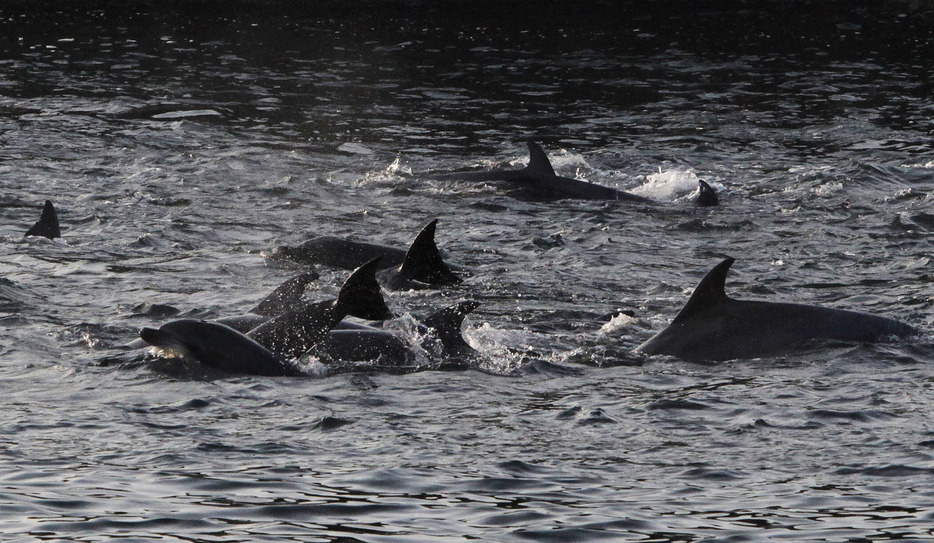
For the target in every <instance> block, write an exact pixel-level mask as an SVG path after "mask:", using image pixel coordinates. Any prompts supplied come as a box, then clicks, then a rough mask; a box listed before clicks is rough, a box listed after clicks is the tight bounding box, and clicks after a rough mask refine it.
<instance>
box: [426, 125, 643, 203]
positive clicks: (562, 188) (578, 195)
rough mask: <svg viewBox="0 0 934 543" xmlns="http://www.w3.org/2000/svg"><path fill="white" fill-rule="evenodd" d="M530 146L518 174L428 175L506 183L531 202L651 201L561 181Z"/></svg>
mask: <svg viewBox="0 0 934 543" xmlns="http://www.w3.org/2000/svg"><path fill="white" fill-rule="evenodd" d="M526 143H527V144H528V146H529V164H528V166H526V167H525V168H523V169H521V170H506V171H491V172H455V173H445V174H435V175H430V177H431V178H432V179H438V180H442V181H444V180H453V181H509V182H512V183H515V184H516V185H517V186H518V187H520V188H523V189H525V190H526V192H527V194H528V195H529V197H531V198H558V199H561V198H572V199H578V200H623V201H628V202H636V203H650V202H652V200H650V199H648V198H645V197H642V196H637V195H635V194H631V193H628V192H624V191H621V190H616V189H614V188H611V187H606V186H603V185H597V184H594V183H588V182H586V181H581V180H580V179H572V178H570V177H562V176H559V175H557V174H556V173H555V169H554V167H552V165H551V161H549V160H548V156H547V155H546V154H545V151H543V150H542V148H541V147H540V146H539V145H538V144H537V143H535V142H534V141H532V140H531V139H530V140H528V141H527V142H526Z"/></svg>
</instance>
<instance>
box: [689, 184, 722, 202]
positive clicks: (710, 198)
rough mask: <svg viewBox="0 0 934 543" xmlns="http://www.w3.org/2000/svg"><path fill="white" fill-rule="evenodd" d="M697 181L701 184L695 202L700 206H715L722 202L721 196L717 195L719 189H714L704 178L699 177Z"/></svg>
mask: <svg viewBox="0 0 934 543" xmlns="http://www.w3.org/2000/svg"><path fill="white" fill-rule="evenodd" d="M697 183H698V185H699V192H698V194H697V200H695V203H696V204H697V205H698V207H708V206H715V205H717V204H719V203H720V198H718V197H717V191H715V190H713V187H711V186H710V185H708V184H707V182H706V181H704V180H703V179H698V180H697Z"/></svg>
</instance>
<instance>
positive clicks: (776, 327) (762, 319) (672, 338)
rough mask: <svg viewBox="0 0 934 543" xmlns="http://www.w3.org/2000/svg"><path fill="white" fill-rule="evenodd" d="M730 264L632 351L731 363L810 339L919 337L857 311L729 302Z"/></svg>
mask: <svg viewBox="0 0 934 543" xmlns="http://www.w3.org/2000/svg"><path fill="white" fill-rule="evenodd" d="M732 264H733V259H732V258H727V259H726V260H724V261H723V262H721V263H720V264H718V265H717V266H715V267H714V268H713V269H712V270H711V271H710V272H709V273H708V274H707V275H706V276H705V277H704V278H703V279H702V280H701V282H700V283H699V284H698V285H697V288H695V289H694V294H692V295H691V298H690V299H689V300H688V302H687V304H686V305H685V306H684V308H683V309H681V312H680V313H678V316H676V317H675V318H674V320H673V321H671V324H669V325H668V327H667V328H665V329H664V330H662V331H661V332H659V333H657V334H655V336H653V337H652V338H651V339H649V340H648V341H646V342H645V343H643V344H642V345H640V346H639V347H637V348H636V351H639V352H643V353H645V354H647V355H654V354H666V355H672V356H676V357H678V358H682V359H685V360H698V361H702V360H730V359H735V358H762V357H768V356H775V355H780V354H784V353H788V352H793V351H795V350H796V349H800V348H801V345H802V343H804V342H806V341H808V340H839V341H853V342H865V343H877V342H885V341H893V340H895V339H898V338H905V337H909V336H914V335H917V334H918V330H916V329H915V328H914V327H912V326H909V325H907V324H904V323H902V322H899V321H896V320H892V319H888V318H885V317H878V316H875V315H870V314H867V313H861V312H857V311H847V310H843V309H831V308H826V307H819V306H813V305H804V304H793V303H776V302H764V301H753V300H736V299H733V298H730V297H728V296H727V295H726V292H725V283H726V275H727V272H728V271H729V269H730V266H731V265H732Z"/></svg>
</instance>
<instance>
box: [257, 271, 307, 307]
mask: <svg viewBox="0 0 934 543" xmlns="http://www.w3.org/2000/svg"><path fill="white" fill-rule="evenodd" d="M318 277H319V275H318V273H317V272H306V273H302V274H299V275H296V276H295V277H293V278H291V279H289V280H288V281H286V282H285V283H282V284H281V285H279V286H278V287H277V288H276V290H274V291H272V293H271V294H270V295H269V296H266V297H265V298H263V301H261V302H260V303H258V304H256V307H254V308H253V309H251V310H250V311H249V313H254V314H256V315H262V316H264V317H275V316H276V315H280V314H282V313H285V312H286V311H291V310H293V309H298V308H299V307H301V306H302V305H303V301H302V294H303V293H304V292H305V287H307V286H308V283H310V282H312V281H314V280H315V279H317V278H318Z"/></svg>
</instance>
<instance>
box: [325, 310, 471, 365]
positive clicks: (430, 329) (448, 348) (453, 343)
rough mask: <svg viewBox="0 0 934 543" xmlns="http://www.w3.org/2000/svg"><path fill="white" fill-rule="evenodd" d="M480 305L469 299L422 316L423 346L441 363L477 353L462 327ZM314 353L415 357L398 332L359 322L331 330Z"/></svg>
mask: <svg viewBox="0 0 934 543" xmlns="http://www.w3.org/2000/svg"><path fill="white" fill-rule="evenodd" d="M479 305H480V303H479V302H476V301H473V300H468V301H464V302H460V303H458V304H456V305H453V306H450V307H446V308H444V309H442V310H440V311H436V312H435V313H432V314H431V315H429V316H428V317H426V318H425V319H423V320H422V321H421V323H420V325H419V332H420V333H421V334H422V335H423V338H424V339H423V340H422V344H421V347H422V348H423V349H424V350H425V351H426V353H428V354H431V355H435V356H436V357H438V358H440V359H441V360H442V362H444V361H448V359H451V358H462V357H464V356H467V355H470V354H473V353H475V351H474V349H473V348H472V347H470V345H468V344H467V342H466V341H464V338H463V336H462V335H461V326H462V325H463V323H464V319H465V318H466V317H467V315H468V314H469V313H470V312H472V311H473V310H474V309H476V308H477V307H478V306H479ZM434 342H437V344H438V347H439V348H435V347H434ZM315 352H316V353H317V354H320V355H322V356H325V357H327V358H330V359H333V360H340V361H344V362H370V361H380V362H383V363H385V364H389V365H397V366H398V365H401V364H404V363H406V362H409V361H410V360H412V359H413V358H414V351H413V350H412V348H411V347H410V346H409V345H408V343H406V341H404V340H403V339H402V338H400V337H399V336H398V335H396V334H394V333H392V332H390V331H388V330H383V329H379V328H369V327H365V326H359V325H357V326H351V327H343V328H341V329H335V330H331V331H330V332H329V333H328V335H327V337H326V338H325V339H324V340H323V341H322V342H321V343H320V344H319V345H318V346H316V348H315Z"/></svg>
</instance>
